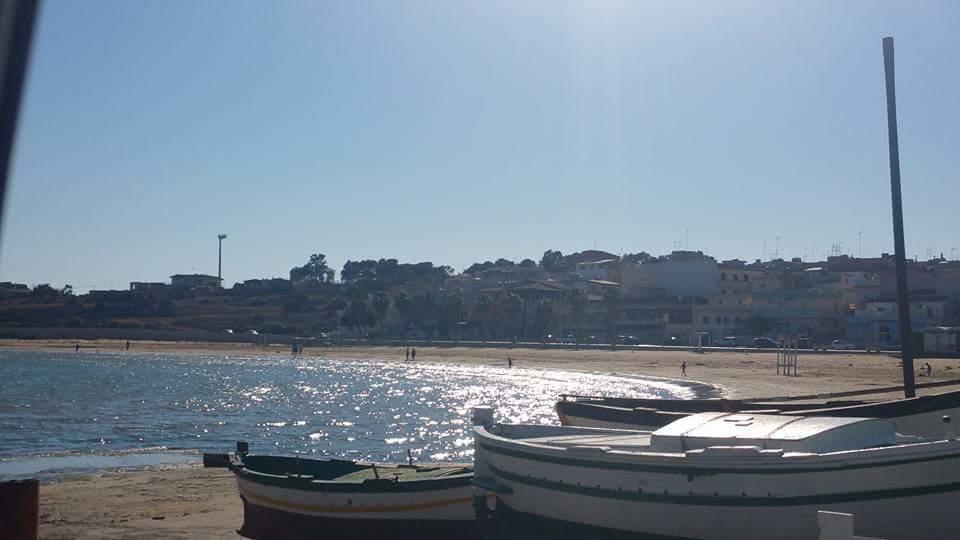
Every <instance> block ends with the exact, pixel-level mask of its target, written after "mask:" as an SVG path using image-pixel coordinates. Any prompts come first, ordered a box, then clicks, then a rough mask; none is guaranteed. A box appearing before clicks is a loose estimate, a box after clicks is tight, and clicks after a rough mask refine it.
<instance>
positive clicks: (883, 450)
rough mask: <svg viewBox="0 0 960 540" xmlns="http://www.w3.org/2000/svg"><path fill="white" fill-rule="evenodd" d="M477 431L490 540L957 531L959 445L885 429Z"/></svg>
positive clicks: (688, 423)
mask: <svg viewBox="0 0 960 540" xmlns="http://www.w3.org/2000/svg"><path fill="white" fill-rule="evenodd" d="M474 424H475V427H474V436H475V451H476V453H475V462H474V468H475V471H476V478H475V484H476V489H475V494H476V496H477V511H478V514H479V515H478V519H479V523H480V524H481V525H482V526H483V527H485V528H486V529H488V530H489V531H491V533H490V534H491V536H495V535H498V534H501V531H503V530H510V531H516V532H519V533H521V534H522V533H523V532H524V531H528V530H533V529H535V530H537V531H539V534H541V535H546V536H547V537H551V538H606V537H612V538H636V537H638V535H643V536H641V537H642V538H664V539H666V538H669V539H691V538H692V539H705V538H709V539H716V540H741V539H743V538H765V539H782V540H807V539H810V538H816V537H817V512H818V511H819V510H830V511H836V512H844V513H850V514H854V515H855V516H856V525H857V531H856V534H859V535H868V536H880V537H883V538H886V539H889V540H913V539H918V540H919V539H929V538H943V537H944V535H947V536H952V534H953V533H949V532H948V531H956V530H957V527H958V526H960V514H957V513H955V512H952V511H951V510H950V509H952V508H954V507H955V506H956V505H958V504H960V467H958V466H957V464H958V463H960V441H958V440H957V439H956V438H954V437H953V436H950V437H941V438H939V439H924V438H919V437H903V436H901V435H898V434H897V433H896V431H895V429H894V425H893V423H892V422H890V421H888V420H883V419H877V418H840V417H798V416H787V415H761V414H751V413H741V414H731V413H723V412H713V413H697V414H692V415H689V416H687V417H684V418H681V419H679V420H677V421H675V422H673V423H671V424H669V425H667V426H665V427H663V428H661V429H659V430H656V431H653V432H642V431H624V430H611V429H596V428H579V427H563V426H528V425H512V424H494V423H493V422H492V410H489V409H487V410H477V411H475V416H474ZM945 425H949V424H945ZM951 433H952V430H951ZM489 493H493V494H495V500H494V501H491V502H489V503H487V504H481V503H482V502H484V501H485V500H486V496H487V494H489ZM487 534H488V533H484V535H485V536H486V535H487Z"/></svg>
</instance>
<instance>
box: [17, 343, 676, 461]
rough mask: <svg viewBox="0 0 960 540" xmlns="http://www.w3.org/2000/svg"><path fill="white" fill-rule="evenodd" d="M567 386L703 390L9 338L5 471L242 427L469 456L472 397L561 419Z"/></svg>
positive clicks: (417, 453)
mask: <svg viewBox="0 0 960 540" xmlns="http://www.w3.org/2000/svg"><path fill="white" fill-rule="evenodd" d="M561 393H575V394H588V395H617V396H637V397H691V396H692V391H691V390H689V389H687V388H684V387H682V386H677V385H674V384H670V383H669V382H666V381H657V380H645V379H641V378H636V377H626V376H618V375H610V374H597V373H582V372H573V371H560V370H547V369H527V368H522V367H514V368H512V369H508V368H507V367H506V366H504V367H489V366H477V365H469V364H462V365H458V364H430V363H421V362H417V363H414V362H403V363H401V362H396V363H389V362H388V363H381V362H374V361H361V360H337V359H336V358H301V359H292V358H288V357H279V356H225V355H202V356H201V355H175V354H130V353H111V354H97V353H79V354H75V353H73V352H72V351H71V352H69V353H61V352H57V353H50V352H33V351H3V352H0V475H6V476H16V475H25V474H38V473H39V474H43V473H47V474H51V473H54V474H55V473H63V472H70V471H74V470H81V469H97V468H127V467H129V468H139V467H143V466H151V465H161V464H176V463H180V462H182V461H185V460H196V459H197V456H198V452H199V451H219V452H225V451H228V450H230V449H232V448H233V446H234V443H235V441H238V440H245V441H249V442H250V447H251V451H252V452H257V453H277V454H294V453H299V454H306V455H314V456H318V457H319V456H329V457H342V458H348V459H359V460H375V461H405V460H406V459H407V451H408V450H409V451H410V452H411V453H412V455H413V456H414V458H415V459H417V460H420V461H469V460H470V459H471V456H472V455H473V448H472V439H471V436H470V433H469V425H470V422H469V418H470V409H471V407H474V406H479V405H484V406H492V407H494V408H496V414H497V419H498V420H504V421H510V422H523V423H538V424H556V423H557V417H556V413H555V412H554V409H553V406H554V403H555V402H556V399H557V396H558V394H561ZM185 456H187V457H185Z"/></svg>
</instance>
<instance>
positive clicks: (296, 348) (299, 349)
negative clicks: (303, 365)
mask: <svg viewBox="0 0 960 540" xmlns="http://www.w3.org/2000/svg"><path fill="white" fill-rule="evenodd" d="M290 353H291V354H292V355H293V357H294V358H300V357H302V356H303V344H301V343H294V344H293V345H291V346H290Z"/></svg>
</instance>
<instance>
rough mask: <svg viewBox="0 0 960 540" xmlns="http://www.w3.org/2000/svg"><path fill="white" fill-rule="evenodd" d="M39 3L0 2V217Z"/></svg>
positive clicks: (31, 0) (27, 0) (23, 0)
mask: <svg viewBox="0 0 960 540" xmlns="http://www.w3.org/2000/svg"><path fill="white" fill-rule="evenodd" d="M39 3H40V2H39V0H7V1H5V2H0V215H2V213H3V207H4V199H5V197H4V195H5V194H6V192H7V178H8V177H9V175H10V158H11V155H12V154H13V141H14V136H15V134H16V130H17V118H18V117H19V112H20V98H21V96H22V95H23V86H24V80H25V79H26V76H27V64H28V62H29V60H30V44H31V41H32V39H33V29H34V26H35V24H34V23H35V21H36V18H37V11H38V10H39Z"/></svg>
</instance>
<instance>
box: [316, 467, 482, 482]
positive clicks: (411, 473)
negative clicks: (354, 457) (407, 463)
mask: <svg viewBox="0 0 960 540" xmlns="http://www.w3.org/2000/svg"><path fill="white" fill-rule="evenodd" d="M470 471H471V469H470V468H469V467H432V468H419V467H418V468H413V467H397V466H393V467H382V466H377V467H376V472H374V468H373V467H370V468H368V469H361V470H359V471H353V472H351V473H347V474H344V475H341V476H338V477H336V478H333V479H332V480H333V481H335V482H364V481H366V480H374V479H376V478H386V479H390V480H392V479H394V478H396V479H397V480H398V481H400V482H407V481H411V480H423V479H425V478H441V477H445V476H453V475H455V474H464V473H468V472H470Z"/></svg>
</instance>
